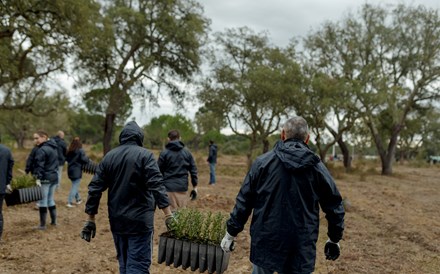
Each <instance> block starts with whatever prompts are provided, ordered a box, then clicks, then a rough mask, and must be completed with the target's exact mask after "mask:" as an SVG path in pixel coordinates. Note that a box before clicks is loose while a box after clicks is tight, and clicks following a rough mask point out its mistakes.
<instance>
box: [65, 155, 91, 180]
mask: <svg viewBox="0 0 440 274" xmlns="http://www.w3.org/2000/svg"><path fill="white" fill-rule="evenodd" d="M66 160H67V176H68V177H69V179H70V180H76V179H81V178H82V166H83V165H85V164H87V163H88V162H89V158H88V157H87V156H86V153H85V152H84V150H83V149H82V148H80V149H77V150H75V151H71V152H69V153H68V154H67V155H66Z"/></svg>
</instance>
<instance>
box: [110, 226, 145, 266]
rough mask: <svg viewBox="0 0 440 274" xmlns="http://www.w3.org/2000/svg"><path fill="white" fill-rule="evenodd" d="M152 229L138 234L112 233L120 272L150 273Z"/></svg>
mask: <svg viewBox="0 0 440 274" xmlns="http://www.w3.org/2000/svg"><path fill="white" fill-rule="evenodd" d="M152 239H153V231H150V232H147V233H145V234H138V235H122V234H116V233H113V241H114V242H115V247H116V252H117V257H118V261H119V273H120V274H141V273H143V274H150V265H151V257H152V254H153V244H152Z"/></svg>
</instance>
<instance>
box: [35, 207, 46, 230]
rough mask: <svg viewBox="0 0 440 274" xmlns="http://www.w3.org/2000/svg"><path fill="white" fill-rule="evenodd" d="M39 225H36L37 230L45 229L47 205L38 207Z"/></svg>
mask: <svg viewBox="0 0 440 274" xmlns="http://www.w3.org/2000/svg"><path fill="white" fill-rule="evenodd" d="M39 210H40V226H38V227H37V229H39V230H45V229H46V217H47V207H40V209H39Z"/></svg>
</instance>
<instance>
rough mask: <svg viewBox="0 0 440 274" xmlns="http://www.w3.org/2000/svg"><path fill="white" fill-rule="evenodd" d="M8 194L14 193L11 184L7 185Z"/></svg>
mask: <svg viewBox="0 0 440 274" xmlns="http://www.w3.org/2000/svg"><path fill="white" fill-rule="evenodd" d="M6 193H8V194H11V193H12V187H11V185H10V184H7V185H6Z"/></svg>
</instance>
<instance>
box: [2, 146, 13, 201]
mask: <svg viewBox="0 0 440 274" xmlns="http://www.w3.org/2000/svg"><path fill="white" fill-rule="evenodd" d="M13 166H14V159H13V158H12V153H11V150H10V149H9V148H8V147H6V146H4V145H2V144H0V194H5V193H6V185H8V184H10V183H11V180H12V167H13Z"/></svg>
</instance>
